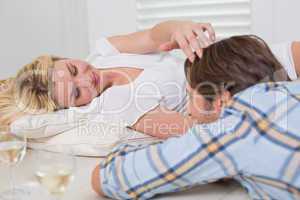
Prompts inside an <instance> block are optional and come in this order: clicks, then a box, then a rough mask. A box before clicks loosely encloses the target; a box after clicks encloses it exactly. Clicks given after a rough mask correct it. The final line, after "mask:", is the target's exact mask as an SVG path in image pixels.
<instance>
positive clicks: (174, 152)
mask: <svg viewBox="0 0 300 200" xmlns="http://www.w3.org/2000/svg"><path fill="white" fill-rule="evenodd" d="M242 120H243V119H242V117H241V116H239V115H237V116H235V115H228V116H227V117H226V118H223V119H222V120H219V121H218V122H216V123H214V124H211V125H210V126H204V125H199V126H196V127H194V128H192V129H190V130H189V132H188V133H186V134H185V135H184V136H182V137H179V138H171V139H169V140H167V141H164V142H161V143H156V144H152V145H150V146H140V147H133V146H129V145H123V146H120V147H118V148H116V149H115V150H114V151H112V153H111V154H110V155H109V156H108V157H107V159H106V160H105V161H104V162H103V163H102V165H101V167H100V168H101V169H100V175H101V181H102V190H103V191H104V193H105V194H106V195H107V196H108V197H111V198H114V199H149V198H151V197H153V196H154V195H156V194H161V193H168V192H177V191H179V190H183V189H187V188H189V187H191V186H194V185H196V184H197V185H198V184H205V183H209V182H214V181H216V180H218V179H221V178H225V177H232V176H234V175H236V173H237V171H238V169H237V168H238V166H237V165H236V163H235V161H234V159H233V158H232V157H231V155H230V154H229V153H228V152H226V150H225V148H226V146H227V145H231V144H232V143H235V145H233V146H232V145H231V150H232V151H235V152H239V153H240V150H239V149H240V148H241V147H243V146H245V145H246V144H245V142H246V141H244V140H243V141H240V142H237V141H239V140H242V139H240V138H239V137H236V134H235V133H233V132H234V131H236V129H237V127H238V126H239V124H241V122H242ZM224 121H226V122H224ZM223 123H226V124H227V127H226V132H224V127H223V126H222V124H223ZM243 128H244V127H241V130H240V132H243V131H244V129H243ZM225 135H226V137H224V136H225ZM221 138H222V139H221Z"/></svg>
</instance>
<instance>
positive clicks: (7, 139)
mask: <svg viewBox="0 0 300 200" xmlns="http://www.w3.org/2000/svg"><path fill="white" fill-rule="evenodd" d="M25 153H26V137H25V135H23V136H18V135H15V134H13V133H10V132H0V164H1V163H2V164H5V165H8V167H9V181H10V190H8V191H5V192H2V193H1V194H0V199H2V200H22V199H24V198H25V197H26V196H28V193H26V191H25V190H22V189H21V188H16V187H15V186H14V180H13V171H12V170H13V168H12V167H13V166H16V165H17V164H18V163H20V162H21V161H22V160H23V158H24V156H25Z"/></svg>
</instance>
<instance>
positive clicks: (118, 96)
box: [76, 38, 297, 126]
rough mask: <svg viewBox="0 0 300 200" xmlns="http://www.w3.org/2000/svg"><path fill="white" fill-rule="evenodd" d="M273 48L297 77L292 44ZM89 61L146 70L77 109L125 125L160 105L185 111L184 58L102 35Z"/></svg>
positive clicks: (101, 66) (277, 45)
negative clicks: (127, 47)
mask: <svg viewBox="0 0 300 200" xmlns="http://www.w3.org/2000/svg"><path fill="white" fill-rule="evenodd" d="M271 49H272V51H273V53H274V55H275V56H276V57H277V58H278V60H279V61H280V62H281V63H282V65H283V66H284V68H285V69H286V71H287V73H288V75H289V77H290V79H292V80H295V79H297V75H296V71H295V67H294V63H293V58H292V54H291V43H282V44H276V45H271ZM87 60H88V62H90V63H91V64H92V65H93V66H95V67H97V68H103V69H104V68H111V67H134V68H139V69H143V72H142V73H141V74H140V75H139V76H138V77H137V78H136V79H135V81H133V82H131V83H130V84H127V85H121V86H114V87H111V88H109V89H107V90H106V91H105V92H104V93H103V94H101V95H100V96H99V97H97V98H95V99H94V100H93V101H92V103H91V104H90V105H88V106H85V107H80V108H76V109H80V110H82V111H84V112H86V111H88V112H89V113H95V114H97V115H96V116H97V117H101V119H99V120H104V121H108V122H113V123H119V124H120V125H122V126H132V125H133V124H135V123H136V122H137V121H138V119H139V118H141V117H142V116H143V115H145V114H146V113H147V112H149V111H150V110H152V109H154V108H156V107H157V106H159V105H160V106H163V107H166V108H168V109H170V110H174V111H177V112H181V113H184V112H185V104H186V101H187V98H186V90H185V86H186V81H185V74H184V67H183V63H184V60H183V59H180V58H176V57H174V56H171V55H170V54H168V53H165V54H147V55H140V54H125V53H120V52H119V51H118V50H117V49H116V48H115V47H114V46H113V45H112V44H110V42H109V41H108V40H107V39H105V38H101V39H99V40H98V41H97V42H96V47H95V49H94V51H93V52H92V53H91V54H90V56H89V57H88V59H87ZM87 109H88V110H87Z"/></svg>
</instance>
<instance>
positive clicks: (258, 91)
mask: <svg viewBox="0 0 300 200" xmlns="http://www.w3.org/2000/svg"><path fill="white" fill-rule="evenodd" d="M100 174H101V185H102V190H103V192H104V193H105V194H106V195H107V196H108V197H111V198H114V199H148V198H151V197H153V196H155V195H157V194H162V193H169V192H177V191H180V190H183V189H186V188H190V187H192V186H195V185H200V184H206V183H210V182H215V181H217V180H219V179H222V178H232V179H235V180H237V181H238V182H239V183H240V184H241V185H242V186H243V187H244V188H246V190H247V191H248V193H249V195H250V196H251V197H252V198H253V199H280V200H283V199H285V200H286V199H300V83H299V82H298V83H297V82H290V83H268V84H259V85H257V86H254V87H251V88H249V89H247V90H246V91H244V92H241V93H240V94H238V95H236V96H235V97H234V98H233V101H232V102H231V104H230V105H228V106H227V107H226V108H225V109H224V110H223V112H222V115H221V117H220V119H219V120H218V121H216V122H214V123H211V124H207V125H197V126H195V127H194V128H191V129H190V130H189V131H188V133H186V134H185V135H183V136H182V137H179V138H171V139H169V140H166V141H164V142H160V143H156V144H152V145H148V146H138V147H136V146H135V147H134V146H130V145H122V146H119V147H117V148H115V149H114V150H113V151H112V152H111V153H110V154H109V156H108V157H107V158H106V159H105V161H104V162H103V163H102V164H101V167H100Z"/></svg>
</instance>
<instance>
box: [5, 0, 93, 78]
mask: <svg viewBox="0 0 300 200" xmlns="http://www.w3.org/2000/svg"><path fill="white" fill-rule="evenodd" d="M0 25H1V27H0V36H1V37H0V79H3V78H6V77H8V76H13V75H15V73H16V71H17V70H18V69H19V68H21V67H22V66H23V65H24V64H26V63H28V62H30V61H31V60H32V59H33V58H35V57H37V56H39V55H41V54H55V55H59V56H65V57H82V58H84V57H85V56H86V55H87V53H88V42H87V23H86V8H85V2H84V1H82V0H42V1H41V0H26V1H20V0H0Z"/></svg>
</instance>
